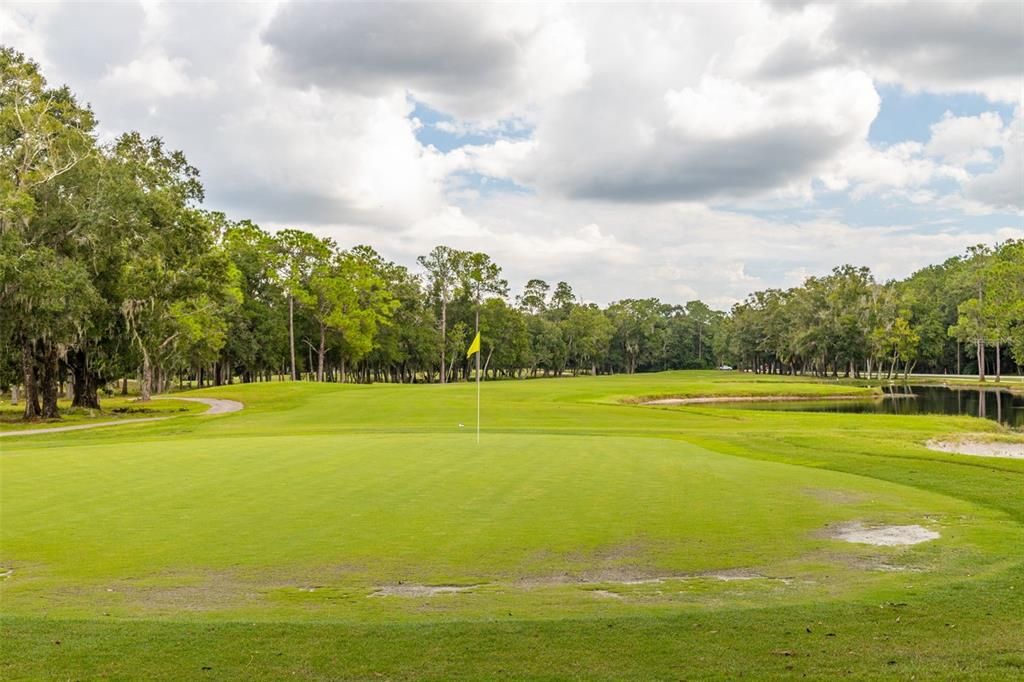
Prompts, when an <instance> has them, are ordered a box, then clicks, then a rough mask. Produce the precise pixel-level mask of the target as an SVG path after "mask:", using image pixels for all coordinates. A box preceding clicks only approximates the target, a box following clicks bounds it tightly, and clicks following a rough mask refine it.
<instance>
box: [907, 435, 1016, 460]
mask: <svg viewBox="0 0 1024 682" xmlns="http://www.w3.org/2000/svg"><path fill="white" fill-rule="evenodd" d="M924 446H925V447H926V448H928V449H929V450H935V451H936V452H949V453H952V454H955V455H974V456H976V457H1005V458H1008V459H1024V443H1008V442H1000V441H982V440H969V439H964V440H930V441H928V442H927V443H925V444H924Z"/></svg>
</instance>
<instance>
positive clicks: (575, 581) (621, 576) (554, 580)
mask: <svg viewBox="0 0 1024 682" xmlns="http://www.w3.org/2000/svg"><path fill="white" fill-rule="evenodd" d="M677 580H720V581H723V582H731V581H735V580H774V581H779V582H784V583H788V582H789V578H776V577H772V576H768V575H764V574H762V573H757V572H756V571H752V570H750V569H746V568H730V569H725V570H721V571H704V572H702V573H680V574H676V575H654V576H652V575H644V574H630V573H629V572H627V571H605V572H599V573H588V574H586V575H580V576H571V575H555V576H549V577H543V578H523V579H522V580H519V581H518V582H517V583H516V586H517V587H519V588H521V589H534V588H542V587H553V586H557V585H580V586H587V585H623V586H628V585H661V584H663V583H666V582H670V581H677Z"/></svg>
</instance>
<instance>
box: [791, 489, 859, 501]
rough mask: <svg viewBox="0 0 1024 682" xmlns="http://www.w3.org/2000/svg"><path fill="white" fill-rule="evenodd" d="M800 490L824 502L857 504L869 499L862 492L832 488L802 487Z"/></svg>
mask: <svg viewBox="0 0 1024 682" xmlns="http://www.w3.org/2000/svg"><path fill="white" fill-rule="evenodd" d="M800 492H801V493H803V494H804V495H807V496H808V497H811V498H814V499H815V500H818V501H819V502H824V503H826V504H857V503H859V502H866V501H867V500H868V499H869V498H868V495H866V494H864V493H859V492H853V491H850V490H835V489H833V488H803V489H802V490H801V491H800Z"/></svg>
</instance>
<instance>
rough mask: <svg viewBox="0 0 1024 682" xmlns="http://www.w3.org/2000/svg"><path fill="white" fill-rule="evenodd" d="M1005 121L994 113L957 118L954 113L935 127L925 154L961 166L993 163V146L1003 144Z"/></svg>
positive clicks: (945, 117)
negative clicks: (991, 150)
mask: <svg viewBox="0 0 1024 682" xmlns="http://www.w3.org/2000/svg"><path fill="white" fill-rule="evenodd" d="M1002 132H1003V119H1002V118H1000V116H999V114H998V113H996V112H994V111H987V112H985V113H982V114H978V115H977V116H953V115H952V114H951V113H950V112H948V111H947V112H946V114H945V115H944V116H943V117H942V120H941V121H939V122H937V123H935V124H934V125H932V127H931V133H932V136H931V140H929V142H928V146H927V147H926V148H925V151H926V152H927V153H928V154H929V155H930V156H936V157H939V158H941V159H943V160H945V161H949V162H950V163H954V164H957V165H960V166H966V165H968V164H976V163H990V162H991V161H992V153H991V152H990V151H989V150H990V149H991V148H992V147H997V146H999V145H1000V143H1001V142H1002V138H1003V135H1002Z"/></svg>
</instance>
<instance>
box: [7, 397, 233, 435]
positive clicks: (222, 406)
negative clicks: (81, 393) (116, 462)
mask: <svg viewBox="0 0 1024 682" xmlns="http://www.w3.org/2000/svg"><path fill="white" fill-rule="evenodd" d="M166 400H188V401H189V402H193V403H203V404H204V405H209V406H210V409H208V410H206V412H203V415H204V416H205V415H214V414H228V413H229V412H238V411H239V410H241V409H242V408H243V407H245V406H244V405H243V404H242V403H240V402H238V401H237V400H224V399H223V398H178V397H168V398H166ZM175 416H177V415H175ZM171 418H172V416H167V417H145V418H144V419H119V420H117V421H109V422H96V423H95V424H75V425H73V426H55V427H53V428H51V429H26V430H24V431H5V432H4V433H0V438H4V437H5V436H35V435H38V434H44V433H63V432H65V431H81V430H82V429H98V428H100V427H101V426H117V425H119V424H143V423H145V422H159V421H163V420H165V419H171Z"/></svg>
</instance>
